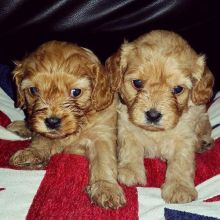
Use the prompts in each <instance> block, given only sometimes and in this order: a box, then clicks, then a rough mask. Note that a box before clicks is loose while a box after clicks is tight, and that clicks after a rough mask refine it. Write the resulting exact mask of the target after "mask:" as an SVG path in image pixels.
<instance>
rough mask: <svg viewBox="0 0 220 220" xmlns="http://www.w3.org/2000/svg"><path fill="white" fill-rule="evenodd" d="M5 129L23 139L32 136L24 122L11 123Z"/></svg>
mask: <svg viewBox="0 0 220 220" xmlns="http://www.w3.org/2000/svg"><path fill="white" fill-rule="evenodd" d="M7 129H8V130H9V131H11V132H13V133H16V134H17V135H19V136H21V137H24V138H29V137H31V136H32V132H31V131H30V130H29V129H28V127H27V125H26V122H25V121H13V122H12V123H11V124H9V125H8V126H7Z"/></svg>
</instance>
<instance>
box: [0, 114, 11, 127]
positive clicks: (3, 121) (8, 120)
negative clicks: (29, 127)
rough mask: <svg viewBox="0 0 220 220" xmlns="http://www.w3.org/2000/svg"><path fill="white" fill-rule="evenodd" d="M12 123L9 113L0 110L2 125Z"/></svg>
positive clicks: (0, 122)
mask: <svg viewBox="0 0 220 220" xmlns="http://www.w3.org/2000/svg"><path fill="white" fill-rule="evenodd" d="M10 123H11V121H10V119H9V118H8V116H7V115H5V114H4V113H3V112H1V111H0V125H1V126H2V127H7V126H8V125H9V124H10Z"/></svg>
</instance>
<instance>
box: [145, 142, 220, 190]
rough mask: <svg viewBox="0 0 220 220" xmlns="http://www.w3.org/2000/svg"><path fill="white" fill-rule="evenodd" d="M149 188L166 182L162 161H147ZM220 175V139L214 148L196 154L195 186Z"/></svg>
mask: <svg viewBox="0 0 220 220" xmlns="http://www.w3.org/2000/svg"><path fill="white" fill-rule="evenodd" d="M144 163H145V168H146V171H147V180H148V184H147V186H148V187H160V186H161V185H162V184H163V183H164V180H165V173H166V163H165V162H164V161H161V160H160V159H145V161H144ZM217 174H220V138H218V139H217V140H215V143H214V146H213V147H212V148H211V149H209V150H207V151H205V152H203V153H201V154H199V153H197V154H196V173H195V184H196V185H198V184H200V183H202V182H204V181H205V180H207V179H209V178H211V177H213V176H215V175H217Z"/></svg>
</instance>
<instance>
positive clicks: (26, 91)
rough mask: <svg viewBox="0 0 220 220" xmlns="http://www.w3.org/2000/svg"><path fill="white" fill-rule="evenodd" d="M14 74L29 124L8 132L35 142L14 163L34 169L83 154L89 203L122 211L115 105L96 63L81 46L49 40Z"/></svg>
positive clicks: (17, 125)
mask: <svg viewBox="0 0 220 220" xmlns="http://www.w3.org/2000/svg"><path fill="white" fill-rule="evenodd" d="M13 73H14V78H15V82H16V86H17V106H18V107H22V108H24V109H26V111H27V125H26V124H25V122H22V121H17V122H13V123H12V124H11V125H9V127H8V128H9V130H11V131H14V132H16V133H18V134H21V135H22V136H30V134H32V143H31V144H30V146H29V147H28V148H26V149H24V150H19V151H17V152H16V153H15V154H14V155H13V156H12V157H11V159H10V163H11V164H13V165H15V166H21V167H29V168H31V169H34V168H41V167H43V166H44V165H45V164H46V163H47V162H48V160H49V159H50V157H51V156H52V155H54V154H57V153H61V152H65V153H73V154H80V155H85V156H87V157H88V160H89V170H90V177H89V186H88V188H87V191H88V194H89V196H90V198H91V200H92V201H93V202H95V203H97V204H98V205H100V206H102V207H104V208H118V207H120V206H122V205H123V204H124V203H125V198H124V195H123V191H122V189H121V187H120V186H119V185H118V183H117V162H116V149H115V148H116V147H115V146H116V130H115V128H116V116H117V114H116V110H115V109H116V106H115V105H116V103H115V101H113V98H114V97H113V94H112V93H111V91H110V86H109V80H108V78H107V75H106V74H105V71H104V67H103V66H102V65H101V63H100V62H99V60H98V58H97V57H96V56H95V55H94V54H93V53H92V52H91V51H90V50H88V49H85V48H81V47H79V46H77V45H74V44H71V43H67V42H58V41H51V42H48V43H45V44H43V45H41V46H40V47H39V48H38V49H37V50H36V51H34V52H33V53H32V54H30V55H29V56H27V57H26V58H24V59H23V60H22V61H21V62H18V63H17V66H16V68H15V70H14V72H13ZM26 126H27V127H26ZM30 131H31V132H32V133H30ZM73 175H74V174H73Z"/></svg>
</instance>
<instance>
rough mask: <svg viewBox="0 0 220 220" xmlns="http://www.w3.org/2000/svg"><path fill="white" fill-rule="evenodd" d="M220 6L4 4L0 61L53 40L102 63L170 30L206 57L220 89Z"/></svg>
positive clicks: (64, 0) (125, 1)
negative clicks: (122, 48)
mask: <svg viewBox="0 0 220 220" xmlns="http://www.w3.org/2000/svg"><path fill="white" fill-rule="evenodd" d="M219 6H220V1H219V0H212V1H211V0H209V1H208V0H154V1H153V0H87V1H86V0H42V1H41V0H1V1H0V49H1V53H0V62H1V63H8V62H10V61H11V60H14V59H20V58H21V57H22V56H24V55H25V53H27V52H29V51H31V50H33V49H34V48H36V47H37V46H38V45H39V44H41V43H43V42H45V41H48V40H53V39H56V40H65V41H71V42H77V43H78V44H79V45H81V46H84V47H88V48H90V49H92V50H93V51H94V52H95V53H96V54H97V55H98V56H99V57H100V58H101V59H102V61H104V60H105V59H106V58H107V57H108V56H109V55H111V53H112V52H114V51H115V50H116V49H117V48H118V47H119V45H120V44H121V43H122V42H123V40H124V39H128V40H133V39H134V38H136V37H137V36H139V35H140V34H143V33H145V32H147V31H150V30H152V29H166V30H172V31H175V32H177V33H179V34H181V35H182V36H183V37H184V38H186V39H187V40H188V41H189V43H190V44H191V45H192V47H194V48H195V49H196V50H197V52H199V53H205V54H206V55H207V57H208V59H207V61H208V64H209V66H210V69H211V70H212V72H213V73H214V74H215V76H216V81H217V83H216V86H217V87H218V89H219V87H220V85H219V84H220V73H219V71H220V62H219V56H218V54H219V51H220V43H219V41H220V34H219V27H220V25H219V24H220V11H219V9H220V8H219ZM218 82H219V83H218Z"/></svg>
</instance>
